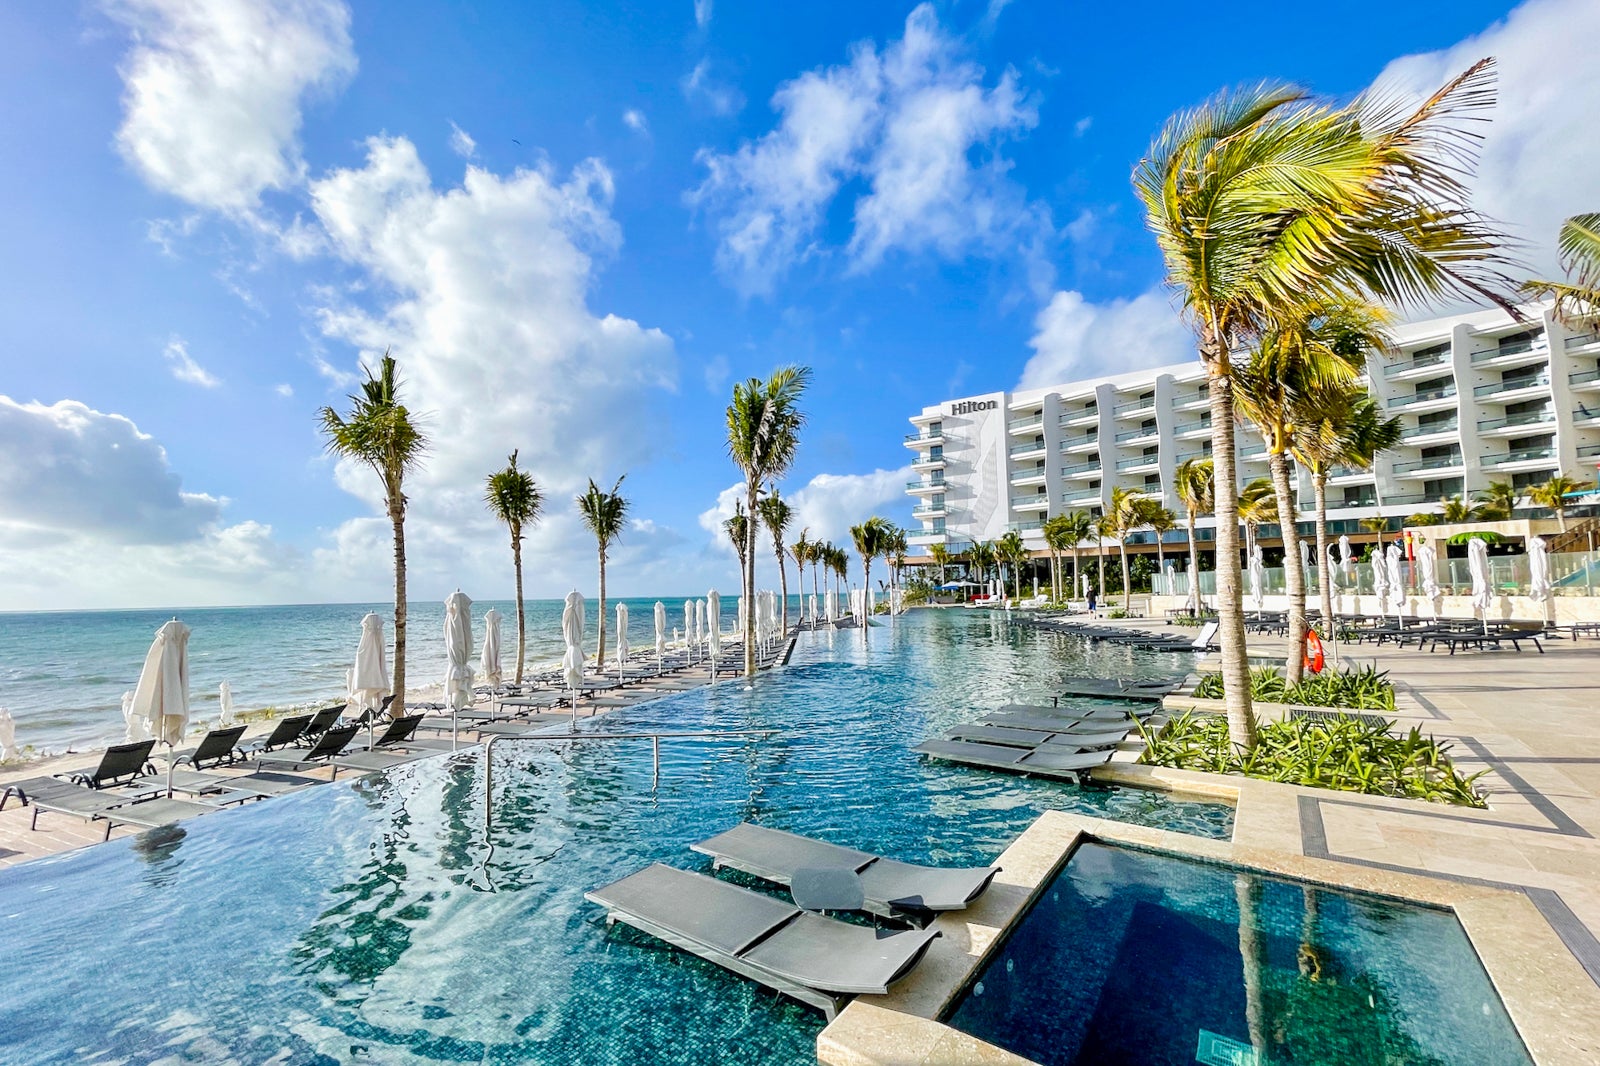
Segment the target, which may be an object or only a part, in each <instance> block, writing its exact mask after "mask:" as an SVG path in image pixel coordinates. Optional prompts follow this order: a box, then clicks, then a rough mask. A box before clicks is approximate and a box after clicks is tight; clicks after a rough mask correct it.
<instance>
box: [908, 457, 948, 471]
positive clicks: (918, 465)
mask: <svg viewBox="0 0 1600 1066" xmlns="http://www.w3.org/2000/svg"><path fill="white" fill-rule="evenodd" d="M943 465H944V456H942V455H924V456H922V457H921V458H919V459H917V460H916V461H914V462H913V463H912V464H911V469H913V470H924V469H927V468H928V467H933V466H943Z"/></svg>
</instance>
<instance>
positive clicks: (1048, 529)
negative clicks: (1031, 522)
mask: <svg viewBox="0 0 1600 1066" xmlns="http://www.w3.org/2000/svg"><path fill="white" fill-rule="evenodd" d="M1071 524H1072V523H1071V520H1070V519H1068V518H1067V516H1066V515H1064V514H1058V515H1051V516H1050V517H1049V518H1046V519H1045V520H1044V522H1043V524H1042V525H1040V527H1039V532H1040V533H1041V534H1043V535H1044V546H1045V547H1046V548H1048V549H1049V551H1050V599H1051V601H1052V602H1058V601H1060V599H1061V553H1062V552H1064V551H1066V550H1067V548H1068V544H1067V538H1068V537H1070V536H1071V533H1070V531H1069V527H1070V526H1071Z"/></svg>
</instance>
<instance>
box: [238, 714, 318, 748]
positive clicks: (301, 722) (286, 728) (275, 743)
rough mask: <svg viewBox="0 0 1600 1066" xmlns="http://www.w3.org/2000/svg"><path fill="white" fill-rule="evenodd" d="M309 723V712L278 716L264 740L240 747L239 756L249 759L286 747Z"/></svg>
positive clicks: (295, 739)
mask: <svg viewBox="0 0 1600 1066" xmlns="http://www.w3.org/2000/svg"><path fill="white" fill-rule="evenodd" d="M310 724H311V716H310V715H309V714H295V715H290V716H289V717H288V718H280V719H278V724H277V725H275V726H273V727H272V732H271V733H268V734H267V738H266V739H265V740H263V741H261V742H260V743H258V744H253V745H251V746H250V747H248V748H244V749H242V750H241V751H240V752H239V755H240V757H241V758H244V759H249V758H252V757H254V756H256V755H259V754H262V753H263V752H268V751H276V750H277V749H279V748H287V747H288V746H289V745H290V744H293V743H294V742H295V741H297V740H299V739H300V735H301V734H302V733H304V732H305V731H306V726H308V725H310Z"/></svg>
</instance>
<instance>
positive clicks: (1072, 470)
mask: <svg viewBox="0 0 1600 1066" xmlns="http://www.w3.org/2000/svg"><path fill="white" fill-rule="evenodd" d="M1099 469H1100V464H1099V462H1093V463H1077V464H1076V465H1073V466H1064V467H1062V468H1061V476H1062V477H1071V476H1072V475H1073V474H1087V473H1088V472H1089V471H1091V470H1099Z"/></svg>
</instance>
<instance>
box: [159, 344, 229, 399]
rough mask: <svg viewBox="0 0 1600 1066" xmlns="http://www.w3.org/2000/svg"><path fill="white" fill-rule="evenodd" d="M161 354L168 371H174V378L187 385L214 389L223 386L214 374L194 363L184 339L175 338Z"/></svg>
mask: <svg viewBox="0 0 1600 1066" xmlns="http://www.w3.org/2000/svg"><path fill="white" fill-rule="evenodd" d="M161 354H162V356H163V357H164V358H165V359H166V361H167V369H168V370H170V371H172V376H173V377H175V378H177V379H178V380H179V381H181V382H183V383H184V384H186V385H198V386H200V387H201V388H202V389H214V388H216V387H217V386H218V385H221V384H222V382H221V381H218V380H217V378H216V376H215V375H214V374H212V373H211V372H210V371H209V370H207V369H206V368H205V367H203V366H201V365H200V364H199V363H197V362H195V361H194V357H193V356H192V355H190V354H189V346H188V344H186V343H185V342H184V339H183V338H182V337H174V338H172V339H171V340H170V341H168V342H167V347H166V349H165V350H164V351H163V352H162V353H161Z"/></svg>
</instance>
